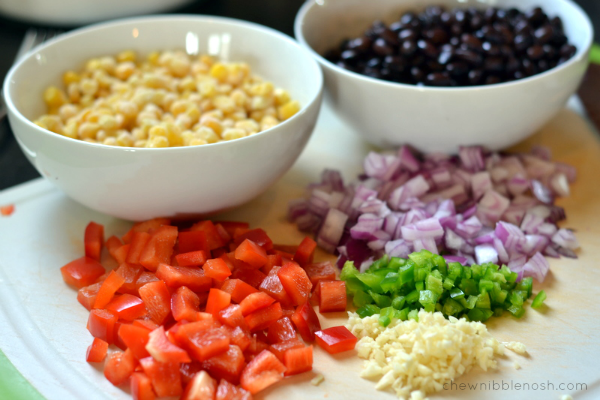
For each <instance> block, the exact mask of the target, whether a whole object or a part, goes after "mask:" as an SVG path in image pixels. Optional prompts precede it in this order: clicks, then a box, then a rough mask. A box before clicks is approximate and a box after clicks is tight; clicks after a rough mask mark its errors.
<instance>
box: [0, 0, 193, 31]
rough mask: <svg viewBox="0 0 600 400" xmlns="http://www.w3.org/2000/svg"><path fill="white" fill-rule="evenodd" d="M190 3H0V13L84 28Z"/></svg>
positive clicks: (53, 0) (187, 0) (78, 0)
mask: <svg viewBox="0 0 600 400" xmlns="http://www.w3.org/2000/svg"><path fill="white" fill-rule="evenodd" d="M192 1H193V0H0V14H4V15H5V16H7V17H11V18H16V19H19V20H22V21H28V22H35V23H38V24H43V25H60V26H65V25H84V24H89V23H92V22H98V21H105V20H109V19H113V18H122V17H129V16H133V15H142V14H151V13H156V12H164V11H168V10H173V9H175V8H177V7H181V6H183V5H185V4H188V3H191V2H192Z"/></svg>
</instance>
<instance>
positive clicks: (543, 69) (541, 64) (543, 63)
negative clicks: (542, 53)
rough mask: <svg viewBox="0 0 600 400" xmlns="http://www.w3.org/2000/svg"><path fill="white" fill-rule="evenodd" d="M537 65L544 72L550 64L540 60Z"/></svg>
mask: <svg viewBox="0 0 600 400" xmlns="http://www.w3.org/2000/svg"><path fill="white" fill-rule="evenodd" d="M537 67H538V70H539V71H540V72H546V71H548V70H549V69H550V64H549V63H548V61H546V60H540V61H538V62H537Z"/></svg>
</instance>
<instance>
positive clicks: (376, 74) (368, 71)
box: [363, 68, 381, 79]
mask: <svg viewBox="0 0 600 400" xmlns="http://www.w3.org/2000/svg"><path fill="white" fill-rule="evenodd" d="M363 73H364V74H365V75H366V76H370V77H371V78H375V79H381V71H380V70H379V68H365V69H364V70H363Z"/></svg>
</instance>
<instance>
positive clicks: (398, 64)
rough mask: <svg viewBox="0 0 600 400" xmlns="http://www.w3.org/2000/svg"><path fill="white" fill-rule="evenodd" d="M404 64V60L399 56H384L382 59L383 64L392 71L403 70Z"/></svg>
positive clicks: (404, 68)
mask: <svg viewBox="0 0 600 400" xmlns="http://www.w3.org/2000/svg"><path fill="white" fill-rule="evenodd" d="M406 65H407V63H406V61H405V60H404V59H403V58H402V57H400V56H386V57H385V58H384V59H383V66H384V67H385V68H387V69H389V70H390V71H392V72H404V71H405V70H406Z"/></svg>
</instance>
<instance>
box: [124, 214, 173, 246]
mask: <svg viewBox="0 0 600 400" xmlns="http://www.w3.org/2000/svg"><path fill="white" fill-rule="evenodd" d="M170 223H171V220H169V219H167V218H154V219H150V220H147V221H142V222H137V223H135V224H134V225H133V227H132V228H131V229H130V230H129V232H127V233H126V234H125V235H124V236H123V237H122V238H121V239H123V243H130V242H131V239H132V238H133V234H134V232H147V233H150V231H155V230H157V229H158V228H160V227H161V226H162V225H169V224H170Z"/></svg>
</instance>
